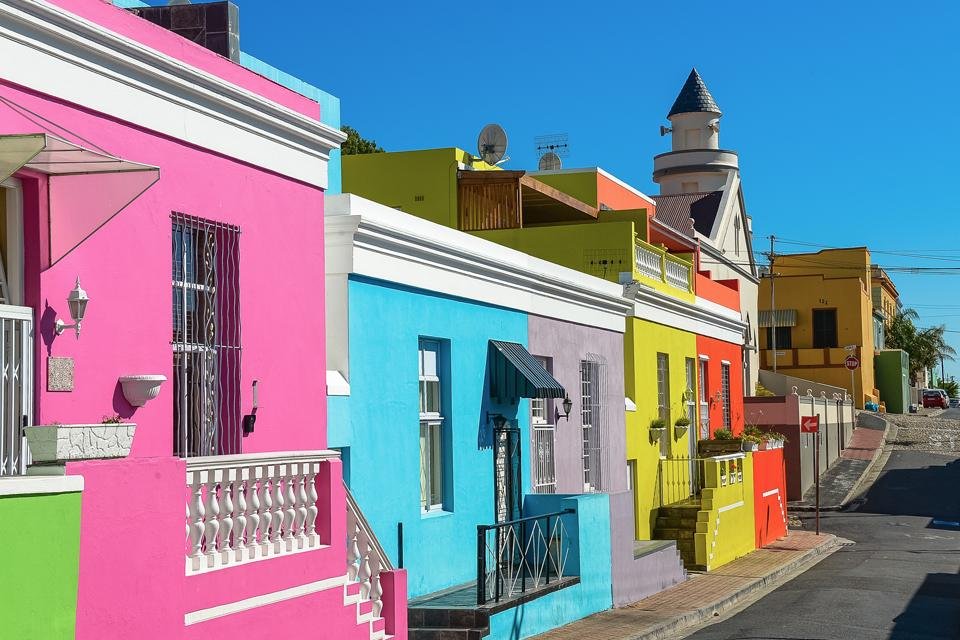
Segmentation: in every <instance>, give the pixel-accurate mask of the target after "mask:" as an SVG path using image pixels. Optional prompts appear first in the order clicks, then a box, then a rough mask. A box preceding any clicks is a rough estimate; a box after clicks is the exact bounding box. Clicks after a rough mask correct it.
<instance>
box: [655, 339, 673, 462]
mask: <svg viewBox="0 0 960 640" xmlns="http://www.w3.org/2000/svg"><path fill="white" fill-rule="evenodd" d="M657 411H658V413H659V416H660V419H661V420H663V424H664V426H666V429H664V430H663V432H662V433H661V434H660V455H661V456H667V455H669V454H670V441H669V440H668V437H669V435H668V434H669V433H670V431H671V426H670V356H668V355H667V354H665V353H658V354H657Z"/></svg>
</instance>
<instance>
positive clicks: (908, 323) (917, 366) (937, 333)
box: [886, 309, 957, 385]
mask: <svg viewBox="0 0 960 640" xmlns="http://www.w3.org/2000/svg"><path fill="white" fill-rule="evenodd" d="M919 317H920V316H919V315H918V314H917V312H916V311H914V310H913V309H903V310H902V311H899V312H898V313H897V314H896V315H895V316H894V317H893V318H892V319H891V321H890V325H889V326H888V327H887V336H886V344H887V347H889V348H891V349H903V350H904V351H906V352H907V355H908V356H910V384H912V385H916V384H917V383H918V382H919V380H920V377H921V375H922V373H923V372H924V371H925V370H927V369H930V368H932V367H934V366H935V365H936V364H937V363H939V362H940V359H941V358H942V359H944V360H953V359H954V358H955V357H956V355H957V352H956V351H955V350H954V349H953V347H951V346H950V345H949V344H947V341H946V338H945V337H944V335H945V333H946V327H944V326H943V325H940V326H939V327H930V328H928V329H920V328H918V327H917V325H915V324H914V322H913V321H914V320H916V319H918V318H919Z"/></svg>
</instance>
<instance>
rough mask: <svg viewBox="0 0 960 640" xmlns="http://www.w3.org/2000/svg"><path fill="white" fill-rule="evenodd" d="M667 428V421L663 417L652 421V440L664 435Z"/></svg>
mask: <svg viewBox="0 0 960 640" xmlns="http://www.w3.org/2000/svg"><path fill="white" fill-rule="evenodd" d="M666 428H667V422H666V421H665V420H664V419H663V418H656V419H654V420H651V421H650V442H656V441H657V440H659V439H660V436H661V435H663V431H664V429H666Z"/></svg>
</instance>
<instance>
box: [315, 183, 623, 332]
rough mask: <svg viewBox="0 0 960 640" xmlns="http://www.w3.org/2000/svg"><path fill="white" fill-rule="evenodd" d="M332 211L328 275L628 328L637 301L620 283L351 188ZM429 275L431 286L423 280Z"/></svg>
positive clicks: (337, 199)
mask: <svg viewBox="0 0 960 640" xmlns="http://www.w3.org/2000/svg"><path fill="white" fill-rule="evenodd" d="M333 212H337V213H333ZM327 214H328V215H327V217H326V234H325V235H326V245H327V256H328V258H327V260H328V263H327V273H328V274H336V273H345V274H351V273H352V274H357V275H362V276H367V277H372V278H377V279H381V280H386V281H390V282H396V283H398V284H405V285H408V286H416V287H420V288H426V289H428V290H429V291H432V292H436V293H442V294H446V295H453V296H457V297H461V298H465V299H470V300H478V301H481V302H486V303H489V304H494V305H497V306H502V307H505V308H512V309H516V310H518V311H523V312H526V313H531V314H533V315H540V316H545V317H551V318H556V319H559V320H566V321H570V322H576V323H579V324H584V325H587V326H595V327H599V328H603V329H608V330H614V331H623V330H624V326H625V320H624V318H625V316H626V315H628V314H629V313H630V309H631V303H630V301H628V300H626V299H625V298H624V297H623V292H622V287H621V286H620V285H617V284H615V283H613V282H608V281H606V280H601V279H600V278H596V277H594V276H590V275H587V274H584V273H581V272H579V271H575V270H573V269H568V268H566V267H562V266H560V265H556V264H553V263H551V262H547V261H545V260H540V259H538V258H534V257H531V256H529V255H527V254H525V253H521V252H519V251H515V250H513V249H509V248H507V247H504V246H501V245H498V244H496V243H493V242H489V241H487V240H483V239H481V238H477V237H474V236H471V235H469V234H466V233H463V232H460V231H457V230H454V229H449V228H447V227H443V226H441V225H437V224H434V223H432V222H428V221H426V220H422V219H419V218H416V217H414V216H411V215H410V214H405V213H402V212H400V211H397V210H395V209H391V208H389V207H385V206H383V205H379V204H377V203H374V202H371V201H369V200H365V199H363V198H359V197H357V196H354V195H351V194H347V195H342V196H334V197H331V198H328V199H327ZM358 250H365V251H369V252H372V253H375V254H377V259H374V260H366V259H362V258H361V257H358V255H357V253H358ZM385 258H392V259H393V260H387V259H385ZM430 270H433V272H434V273H435V274H437V275H439V274H440V273H443V274H444V275H445V276H446V277H447V280H446V281H441V279H440V278H439V277H434V278H431V277H430V273H429V272H430ZM451 278H452V279H451ZM425 282H429V285H428V286H423V283H425Z"/></svg>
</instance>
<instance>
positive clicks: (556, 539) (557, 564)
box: [477, 509, 575, 605]
mask: <svg viewBox="0 0 960 640" xmlns="http://www.w3.org/2000/svg"><path fill="white" fill-rule="evenodd" d="M572 513H575V511H574V510H573V509H564V510H563V511H555V512H552V513H545V514H543V515H538V516H530V517H527V518H519V519H517V520H511V521H510V522H501V523H499V524H492V525H478V526H477V604H478V605H484V604H486V603H487V602H490V601H493V602H500V600H501V599H503V598H511V597H514V596H516V595H519V594H522V593H525V592H527V591H532V590H534V589H539V588H541V587H545V586H547V585H549V584H550V583H551V582H554V583H555V582H557V581H558V580H560V579H562V578H563V576H564V569H565V567H566V564H567V558H568V556H569V555H570V538H569V537H568V536H567V532H566V528H565V526H564V524H563V516H565V515H569V514H572Z"/></svg>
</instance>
